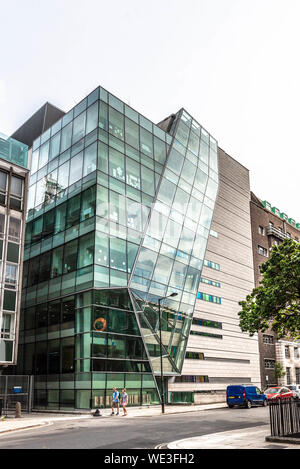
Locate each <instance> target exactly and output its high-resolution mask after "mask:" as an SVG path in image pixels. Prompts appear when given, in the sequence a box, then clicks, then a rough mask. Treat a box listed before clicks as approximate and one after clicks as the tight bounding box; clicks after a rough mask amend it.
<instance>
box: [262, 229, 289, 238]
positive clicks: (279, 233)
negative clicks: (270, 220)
mask: <svg viewBox="0 0 300 469" xmlns="http://www.w3.org/2000/svg"><path fill="white" fill-rule="evenodd" d="M266 232H267V236H274V237H275V238H279V239H281V240H284V239H288V238H290V236H288V235H287V234H286V233H284V232H283V231H280V230H278V228H275V227H274V226H267V228H266Z"/></svg>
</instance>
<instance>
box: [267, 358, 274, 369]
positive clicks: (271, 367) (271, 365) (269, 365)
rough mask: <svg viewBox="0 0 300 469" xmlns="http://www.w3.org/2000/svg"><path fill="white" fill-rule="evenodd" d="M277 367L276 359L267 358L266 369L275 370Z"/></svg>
mask: <svg viewBox="0 0 300 469" xmlns="http://www.w3.org/2000/svg"><path fill="white" fill-rule="evenodd" d="M274 368H275V360H270V359H267V358H266V359H265V369H266V370H274Z"/></svg>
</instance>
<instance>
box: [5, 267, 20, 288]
mask: <svg viewBox="0 0 300 469" xmlns="http://www.w3.org/2000/svg"><path fill="white" fill-rule="evenodd" d="M17 277H18V266H17V265H15V264H9V263H6V269H5V286H6V288H15V287H16V285H17Z"/></svg>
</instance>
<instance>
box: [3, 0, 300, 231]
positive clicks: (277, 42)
mask: <svg viewBox="0 0 300 469" xmlns="http://www.w3.org/2000/svg"><path fill="white" fill-rule="evenodd" d="M0 11H1V16H0V24H1V28H0V44H1V61H0V132H2V133H4V134H7V135H10V134H11V133H13V132H14V131H15V130H16V129H17V128H18V127H19V126H20V125H21V124H22V123H23V122H24V121H25V120H27V119H28V118H29V117H30V116H31V115H32V114H33V113H34V112H35V111H36V110H37V109H38V108H39V107H41V106H42V105H43V104H44V103H45V102H46V101H49V102H51V103H52V104H54V105H56V106H57V107H59V108H61V109H62V110H64V111H68V110H69V109H71V108H72V107H73V106H74V105H75V104H76V103H78V102H79V101H80V100H81V99H82V98H84V97H85V96H86V95H87V94H88V93H90V92H91V91H92V90H93V89H95V88H96V87H97V86H98V85H101V86H103V87H104V88H106V89H108V90H109V91H111V92H112V93H113V94H115V95H116V96H118V97H119V98H120V99H122V100H123V101H125V102H126V103H128V104H130V105H131V106H132V107H133V108H135V109H136V110H138V111H139V112H141V113H142V114H144V115H145V116H146V117H148V118H149V119H150V120H152V121H153V122H155V123H157V122H159V121H161V120H162V119H164V118H165V117H167V116H168V115H169V114H171V113H175V112H177V111H178V110H179V109H180V108H182V107H184V108H185V109H186V110H187V111H188V112H189V113H190V114H192V115H193V116H194V117H195V119H196V120H198V122H199V123H200V124H201V125H203V126H204V127H205V128H206V129H207V130H208V131H209V132H210V133H211V134H212V135H213V136H214V137H215V138H216V139H217V140H218V143H219V146H220V147H221V148H222V149H223V150H225V151H226V152H227V153H228V154H229V155H230V156H232V157H233V158H234V159H236V160H237V161H239V162H240V163H241V164H242V165H244V166H246V167H247V168H248V169H249V170H250V181H251V189H252V190H253V192H254V193H255V194H256V195H257V196H258V197H259V198H261V199H262V200H267V201H269V202H270V203H271V204H272V206H276V207H278V208H279V209H280V210H281V211H282V212H285V213H286V214H288V215H289V217H291V218H294V219H295V220H296V221H297V222H299V223H300V208H299V203H298V198H297V196H296V188H297V187H298V179H299V173H300V159H299V155H298V152H299V150H298V148H297V135H298V134H299V124H300V122H299V109H300V92H299V89H300V61H299V44H300V28H299V18H300V2H299V0H285V1H281V0H126V1H123V0H114V1H113V2H107V1H104V0H84V1H82V0H51V1H48V0H26V2H25V1H24V0H10V2H7V0H0Z"/></svg>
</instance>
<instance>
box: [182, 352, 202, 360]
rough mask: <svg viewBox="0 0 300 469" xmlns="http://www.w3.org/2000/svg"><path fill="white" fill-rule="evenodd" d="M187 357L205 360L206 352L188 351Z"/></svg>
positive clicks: (188, 358)
mask: <svg viewBox="0 0 300 469" xmlns="http://www.w3.org/2000/svg"><path fill="white" fill-rule="evenodd" d="M185 358H186V359H187V360H204V353H200V352H186V354H185Z"/></svg>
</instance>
